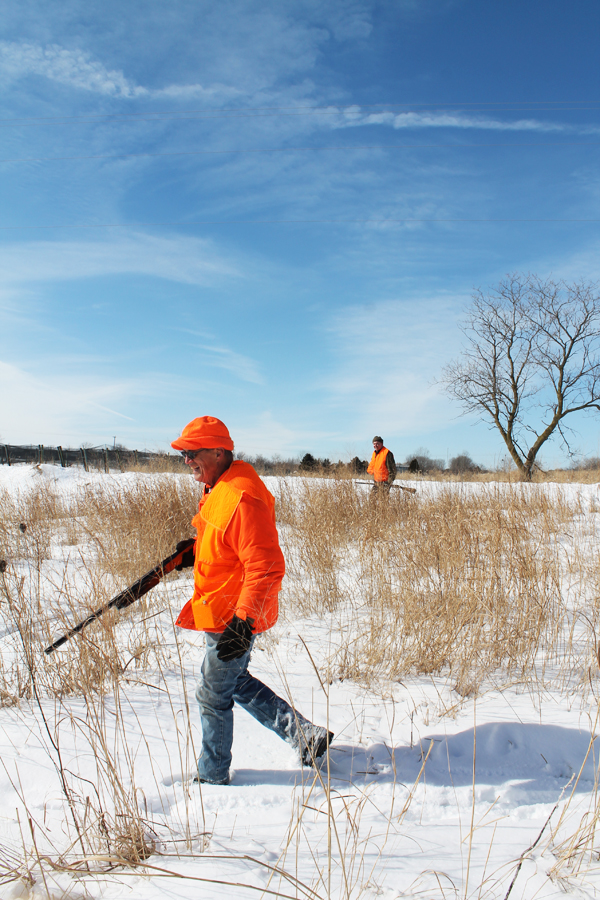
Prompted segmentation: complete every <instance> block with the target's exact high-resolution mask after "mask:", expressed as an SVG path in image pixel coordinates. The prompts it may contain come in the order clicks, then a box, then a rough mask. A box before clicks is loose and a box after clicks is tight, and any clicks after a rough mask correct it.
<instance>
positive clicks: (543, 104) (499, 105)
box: [0, 100, 600, 123]
mask: <svg viewBox="0 0 600 900" xmlns="http://www.w3.org/2000/svg"><path fill="white" fill-rule="evenodd" d="M581 104H586V106H584V107H582V106H581ZM598 104H600V100H522V101H521V102H520V104H519V105H517V106H515V104H514V102H513V103H511V102H509V101H506V100H502V101H480V102H471V101H469V102H466V103H346V104H343V105H340V104H332V103H330V104H328V105H327V106H311V105H307V106H250V107H233V106H232V107H227V106H225V107H221V109H215V108H214V107H204V108H200V109H182V110H178V111H176V112H173V110H172V109H167V110H154V111H150V112H143V113H88V114H86V113H83V114H81V115H78V116H22V117H19V118H15V119H0V123H2V122H33V121H40V120H43V121H52V120H54V119H86V120H88V119H107V118H115V119H118V118H127V119H129V118H136V117H143V116H173V115H189V114H191V113H193V114H196V113H205V112H208V113H223V112H233V113H248V112H288V111H292V112H309V113H310V112H321V111H325V112H331V111H332V107H334V111H335V112H346V113H348V112H354V111H355V110H363V109H380V110H381V111H382V112H385V111H386V110H388V109H390V110H391V109H409V110H410V109H412V108H417V109H460V108H463V107H468V108H470V109H471V111H473V107H477V108H479V109H483V110H487V109H494V110H497V109H505V110H508V109H520V110H530V111H531V110H535V109H536V108H540V109H547V108H548V107H549V106H554V107H556V108H557V109H561V110H563V109H564V110H573V109H582V108H583V109H586V108H587V109H595V108H596V106H597V105H598Z"/></svg>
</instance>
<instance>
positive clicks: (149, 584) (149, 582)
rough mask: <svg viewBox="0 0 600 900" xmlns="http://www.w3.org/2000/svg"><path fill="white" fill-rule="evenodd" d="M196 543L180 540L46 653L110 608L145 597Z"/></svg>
mask: <svg viewBox="0 0 600 900" xmlns="http://www.w3.org/2000/svg"><path fill="white" fill-rule="evenodd" d="M195 543H196V540H195V538H189V539H188V540H186V541H180V542H179V543H178V544H177V550H176V551H175V553H172V554H171V556H167V558H166V559H163V561H162V562H160V563H159V564H158V565H157V566H155V567H154V568H153V569H151V570H150V571H149V572H146V574H145V575H142V577H141V578H139V579H138V580H137V581H136V582H135V583H134V584H132V585H131V586H130V587H128V588H125V590H124V591H121V593H120V594H117V596H116V597H113V598H112V600H109V602H108V603H106V604H105V605H104V606H101V607H100V609H97V610H96V612H93V613H91V614H90V615H89V616H88V617H87V619H83V621H82V622H80V623H79V624H78V625H75V626H74V628H71V630H70V631H67V633H66V634H63V636H62V637H59V638H58V639H57V640H56V641H54V643H53V644H50V646H49V647H46V649H45V651H44V653H53V652H54V650H56V648H57V647H62V645H63V644H65V643H66V642H67V641H68V640H69V638H72V637H73V635H74V634H79V632H80V631H83V629H84V628H86V627H87V626H88V625H89V624H90V623H91V622H95V621H96V619H99V618H100V616H102V615H104V613H105V612H107V611H108V610H109V609H127V607H128V606H131V604H132V603H135V601H136V600H139V599H140V597H143V596H144V594H147V593H148V591H150V590H152V588H153V587H156V585H157V584H158V583H159V581H160V580H161V579H162V578H164V576H165V575H168V574H169V572H172V571H173V570H174V569H176V568H177V566H178V565H179V564H180V563H181V561H182V559H183V554H184V553H186V552H187V551H188V550H191V549H192V547H193V546H194V544H195Z"/></svg>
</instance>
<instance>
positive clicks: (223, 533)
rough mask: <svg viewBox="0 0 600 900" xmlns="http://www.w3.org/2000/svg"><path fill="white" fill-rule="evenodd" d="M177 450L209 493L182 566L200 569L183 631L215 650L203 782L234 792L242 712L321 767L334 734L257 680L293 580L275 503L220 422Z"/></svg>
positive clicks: (206, 674)
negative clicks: (237, 455)
mask: <svg viewBox="0 0 600 900" xmlns="http://www.w3.org/2000/svg"><path fill="white" fill-rule="evenodd" d="M171 446H172V447H174V448H175V449H176V450H180V451H181V453H182V455H183V457H184V459H185V462H186V463H187V465H188V466H189V467H190V469H191V472H192V475H193V477H194V480H195V481H197V482H198V484H200V485H201V486H202V496H201V498H200V503H199V512H198V514H197V515H196V516H194V518H193V519H192V524H193V525H194V526H195V527H196V529H197V531H198V535H197V537H196V544H195V547H194V548H193V550H190V551H189V553H188V554H187V555H186V558H184V561H183V565H182V568H184V567H186V565H187V566H192V565H193V566H194V593H193V596H192V598H191V600H189V601H188V602H187V603H186V605H185V606H184V608H183V609H182V611H181V613H180V615H179V618H178V619H177V622H176V624H177V625H179V627H181V628H190V629H192V630H195V631H203V632H204V633H205V640H206V653H205V657H204V661H203V663H202V670H201V675H200V678H199V680H198V686H197V689H196V699H197V701H198V704H199V707H200V718H201V721H202V751H201V753H200V757H199V759H198V780H199V781H200V782H202V783H208V784H229V779H230V766H231V745H232V742H233V706H234V703H238V704H239V705H240V706H242V707H243V708H244V709H245V710H247V711H248V712H249V713H250V714H251V715H252V716H254V718H255V719H258V721H259V722H260V723H261V724H262V725H265V726H266V727H267V728H270V729H271V730H272V731H274V732H275V733H276V734H278V735H279V736H280V737H281V738H283V739H284V740H285V741H287V742H288V743H290V744H291V745H292V746H293V747H295V748H296V749H297V750H298V752H299V754H300V759H301V761H302V763H303V764H304V765H313V764H314V762H315V760H316V759H318V758H319V757H320V756H322V755H323V754H324V753H325V751H326V750H327V747H328V746H329V743H330V742H331V740H332V739H333V734H332V733H331V732H329V731H327V729H326V728H322V727H321V726H318V725H313V724H312V723H311V722H309V721H308V719H305V718H304V716H302V715H300V713H299V712H297V711H296V710H295V709H293V708H292V707H291V706H290V705H289V703H287V702H286V701H285V700H283V699H282V698H281V697H278V696H277V695H276V694H274V693H273V691H272V690H271V689H270V688H268V687H267V686H266V685H264V684H262V682H260V681H258V679H256V678H254V677H253V676H252V675H250V673H249V672H248V663H249V662H250V653H251V650H252V645H253V643H254V639H255V636H256V634H258V633H260V632H262V631H267V629H269V628H271V627H272V626H273V625H274V624H275V622H276V621H277V614H278V606H277V597H278V594H279V589H280V587H281V582H282V579H283V576H284V573H285V563H284V559H283V554H282V552H281V549H280V547H279V537H278V534H277V528H276V525H275V500H274V498H273V496H272V494H270V493H269V491H268V490H267V488H266V487H265V485H264V484H263V482H262V481H261V479H260V478H259V477H258V475H257V474H256V472H255V471H254V469H253V468H252V466H251V465H249V464H248V463H246V462H243V461H242V460H235V461H234V459H233V441H232V440H231V437H230V435H229V431H228V430H227V428H226V426H225V425H224V424H223V422H221V421H220V419H216V418H214V417H213V416H202V417H200V418H198V419H194V420H193V421H192V422H190V423H189V424H188V425H186V426H185V428H184V429H183V431H182V433H181V437H179V438H177V440H176V441H173V443H172V444H171Z"/></svg>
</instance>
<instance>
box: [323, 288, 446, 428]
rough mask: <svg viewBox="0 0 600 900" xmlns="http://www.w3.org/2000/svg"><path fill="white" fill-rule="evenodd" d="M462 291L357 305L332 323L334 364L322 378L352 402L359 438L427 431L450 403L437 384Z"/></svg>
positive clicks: (333, 396) (342, 401)
mask: <svg viewBox="0 0 600 900" xmlns="http://www.w3.org/2000/svg"><path fill="white" fill-rule="evenodd" d="M461 305H462V298H455V297H447V296H441V297H437V298H427V297H418V298H415V299H414V301H413V302H411V300H410V299H406V300H404V301H403V302H401V301H397V300H382V301H379V302H374V303H372V304H369V305H364V306H354V307H350V308H348V309H345V310H344V311H343V312H340V313H338V314H336V316H335V317H334V319H333V320H332V321H331V323H330V334H331V336H332V341H333V348H332V350H333V359H334V360H335V363H336V364H335V367H334V369H333V371H332V372H331V373H330V374H329V375H328V377H327V382H326V384H325V385H324V386H323V387H324V389H325V390H327V391H328V393H329V397H330V403H331V404H332V405H333V406H334V407H337V406H342V407H343V406H344V405H346V404H348V403H350V402H351V403H352V408H353V419H354V428H355V430H356V434H353V435H352V438H356V437H357V436H358V435H360V434H364V433H366V432H371V431H373V433H376V432H379V431H382V432H387V433H388V434H394V435H398V434H406V435H409V434H419V433H421V434H423V433H425V432H427V431H432V430H436V429H437V428H441V427H444V426H445V425H447V424H448V422H449V421H450V419H451V418H452V416H453V414H454V413H453V411H452V410H450V409H449V408H448V403H447V402H446V401H445V400H444V399H443V398H442V397H441V395H440V391H439V389H438V388H437V387H435V386H434V385H433V381H434V379H435V377H436V376H437V375H438V374H439V370H440V367H441V366H442V364H443V363H444V362H445V361H446V359H447V358H450V357H451V356H452V353H453V352H455V349H453V348H455V347H456V346H457V344H458V341H459V337H460V335H459V332H458V329H457V328H456V316H457V310H458V309H459V308H460V306H461Z"/></svg>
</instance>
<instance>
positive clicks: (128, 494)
mask: <svg viewBox="0 0 600 900" xmlns="http://www.w3.org/2000/svg"><path fill="white" fill-rule="evenodd" d="M197 511H198V489H197V486H196V484H195V482H193V481H192V479H191V478H181V479H173V478H169V477H168V476H165V475H162V476H161V475H155V476H154V477H152V478H143V479H142V480H139V479H136V480H135V481H131V482H130V483H126V484H125V485H124V486H120V487H119V490H118V491H106V490H105V489H104V488H103V487H102V486H98V485H97V484H96V485H93V486H90V487H87V488H85V489H84V490H83V492H82V493H81V494H80V495H79V498H78V503H77V516H78V518H79V519H80V520H81V521H82V522H84V523H85V531H86V534H87V535H88V538H89V540H90V541H91V542H92V544H93V545H94V546H95V548H96V552H97V561H98V564H99V565H100V566H101V567H102V568H103V569H104V570H105V571H106V572H110V573H111V574H113V575H116V576H119V578H122V579H124V580H125V581H126V582H127V583H130V582H132V581H135V580H136V578H139V577H140V575H142V574H143V573H144V572H146V571H148V570H149V569H151V568H152V567H153V566H155V565H156V563H157V562H159V561H160V560H161V559H164V558H165V557H166V556H168V555H169V554H170V553H172V552H173V550H174V549H175V544H176V543H177V541H180V540H183V539H184V538H187V537H192V536H193V535H194V534H195V531H194V529H193V528H192V526H191V524H190V523H191V519H192V517H193V516H194V515H195V513H196V512H197Z"/></svg>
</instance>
